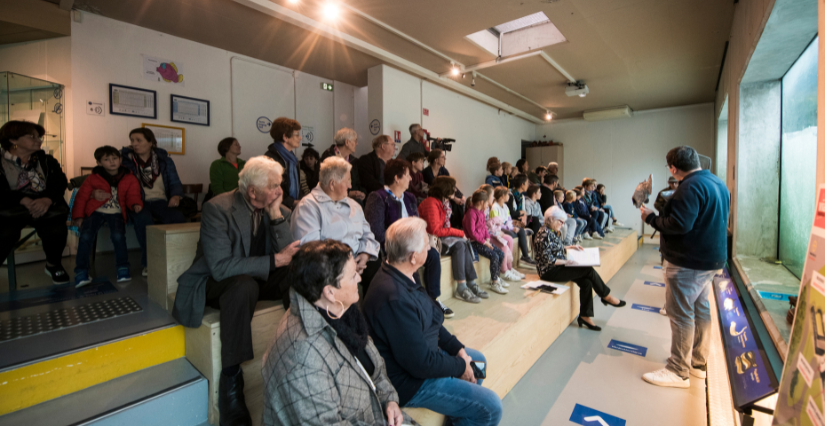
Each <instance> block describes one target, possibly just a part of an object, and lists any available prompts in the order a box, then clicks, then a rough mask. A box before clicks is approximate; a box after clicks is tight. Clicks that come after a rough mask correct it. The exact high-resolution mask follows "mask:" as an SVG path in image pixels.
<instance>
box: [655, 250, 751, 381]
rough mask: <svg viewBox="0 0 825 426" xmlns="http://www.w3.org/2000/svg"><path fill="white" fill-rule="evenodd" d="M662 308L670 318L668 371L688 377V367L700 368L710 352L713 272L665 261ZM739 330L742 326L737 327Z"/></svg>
mask: <svg viewBox="0 0 825 426" xmlns="http://www.w3.org/2000/svg"><path fill="white" fill-rule="evenodd" d="M662 269H663V270H664V272H665V285H666V286H667V287H666V288H665V290H666V291H665V308H666V309H667V316H668V318H669V319H670V331H671V341H670V358H668V359H667V369H668V370H670V371H672V372H674V373H676V374H677V375H679V376H680V377H682V378H688V376H689V374H690V367H691V365H692V366H696V367H703V366H705V365H706V364H707V362H708V354H709V351H710V324H711V317H710V301H709V300H708V296H709V295H710V286H711V282H713V276H714V275H716V274H717V273H719V270H714V271H699V270H696V269H689V268H682V267H680V266H676V265H674V264H672V263H670V262H665V263H664V265H663V267H662ZM737 327H739V328H741V327H742V326H741V325H737Z"/></svg>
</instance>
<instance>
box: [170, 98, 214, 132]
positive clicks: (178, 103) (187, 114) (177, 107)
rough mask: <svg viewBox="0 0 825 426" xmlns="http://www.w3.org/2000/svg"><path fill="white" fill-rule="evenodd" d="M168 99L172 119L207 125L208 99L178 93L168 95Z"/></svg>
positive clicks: (179, 121)
mask: <svg viewBox="0 0 825 426" xmlns="http://www.w3.org/2000/svg"><path fill="white" fill-rule="evenodd" d="M170 99H171V103H172V108H170V111H171V120H172V121H174V122H177V123H187V124H197V125H199V126H208V125H209V101H207V100H205V99H195V98H188V97H186V96H180V95H170Z"/></svg>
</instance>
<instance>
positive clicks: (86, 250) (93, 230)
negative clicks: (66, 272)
mask: <svg viewBox="0 0 825 426" xmlns="http://www.w3.org/2000/svg"><path fill="white" fill-rule="evenodd" d="M104 223H107V224H109V233H110V234H111V237H112V245H113V246H114V248H115V265H117V268H118V269H120V268H128V267H129V253H128V252H127V250H126V222H124V221H123V215H122V214H120V213H113V214H107V213H100V212H93V213H92V214H91V215H89V217H87V218H85V219H83V223H82V224H81V225H80V235H79V238H78V242H77V258H76V260H75V268H74V271H75V273H77V272H80V271H83V272H88V271H89V261H90V259H91V257H92V250H94V249H95V247H94V245H95V237H96V236H97V232H98V231H100V228H101V227H102V226H103V224H104Z"/></svg>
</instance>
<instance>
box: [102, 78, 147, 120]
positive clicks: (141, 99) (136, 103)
mask: <svg viewBox="0 0 825 426" xmlns="http://www.w3.org/2000/svg"><path fill="white" fill-rule="evenodd" d="M157 98H158V94H157V92H155V91H154V90H146V89H139V88H137V87H129V86H121V85H119V84H109V114H114V115H128V116H131V117H143V118H154V119H157V118H158V105H157Z"/></svg>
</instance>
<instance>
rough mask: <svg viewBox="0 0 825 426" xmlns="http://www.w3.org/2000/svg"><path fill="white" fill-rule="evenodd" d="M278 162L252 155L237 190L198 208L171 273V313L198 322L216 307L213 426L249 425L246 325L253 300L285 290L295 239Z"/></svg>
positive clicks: (271, 297) (249, 348) (184, 320)
mask: <svg viewBox="0 0 825 426" xmlns="http://www.w3.org/2000/svg"><path fill="white" fill-rule="evenodd" d="M283 171H284V170H283V167H281V165H280V164H278V163H277V162H275V161H274V160H272V159H270V158H268V157H266V156H263V155H262V156H259V157H254V158H251V159H249V161H247V162H246V164H245V165H244V169H243V170H242V171H241V173H240V177H239V181H238V189H236V190H234V191H230V192H226V193H223V194H221V195H218V196H216V197H215V198H212V199H211V200H210V201H209V202H208V203H206V204H204V205H203V212H202V213H201V230H200V241H198V250H197V253H196V254H195V260H194V261H193V262H192V266H190V267H189V269H188V270H187V271H186V272H184V273H183V275H181V276H180V278H178V292H177V295H176V296H175V307H174V309H173V311H172V316H174V317H175V319H177V320H178V321H179V322H180V323H181V324H182V325H184V326H186V327H199V326H200V325H201V320H202V319H203V312H204V309H205V307H206V306H207V305H208V306H211V307H213V308H216V309H220V311H221V313H220V314H221V331H220V333H221V334H220V338H221V366H222V371H221V379H220V386H219V389H218V407H219V409H220V424H222V425H230V424H231V425H251V424H252V421H251V418H250V415H249V410H248V409H247V407H246V402H245V400H244V393H243V388H244V382H243V372H242V371H241V369H240V364H241V363H242V362H244V361H248V360H251V359H252V358H254V354H253V352H252V330H251V326H250V323H251V321H252V314H253V313H254V312H255V304H256V303H257V302H258V300H279V299H284V297H282V296H283V295H286V294H287V293H286V291H285V290H286V285H285V284H286V280H285V277H286V273H287V269H288V266H289V262H290V261H291V260H292V255H293V254H295V252H296V251H297V250H298V242H297V241H294V239H293V238H292V233H291V232H290V230H289V219H290V215H291V212H290V210H289V209H288V208H286V207H284V206H282V205H281V201H282V200H283V197H284V192H283V190H282V188H281V175H282V174H283Z"/></svg>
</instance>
